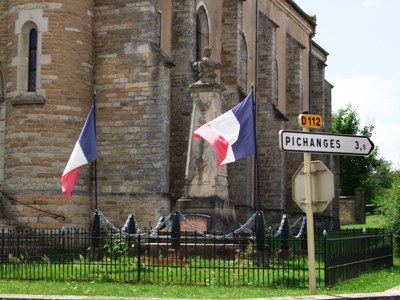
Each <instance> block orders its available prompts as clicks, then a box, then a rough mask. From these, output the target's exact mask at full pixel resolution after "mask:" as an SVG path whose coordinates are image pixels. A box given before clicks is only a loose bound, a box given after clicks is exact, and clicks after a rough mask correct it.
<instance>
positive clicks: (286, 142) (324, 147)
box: [279, 115, 374, 295]
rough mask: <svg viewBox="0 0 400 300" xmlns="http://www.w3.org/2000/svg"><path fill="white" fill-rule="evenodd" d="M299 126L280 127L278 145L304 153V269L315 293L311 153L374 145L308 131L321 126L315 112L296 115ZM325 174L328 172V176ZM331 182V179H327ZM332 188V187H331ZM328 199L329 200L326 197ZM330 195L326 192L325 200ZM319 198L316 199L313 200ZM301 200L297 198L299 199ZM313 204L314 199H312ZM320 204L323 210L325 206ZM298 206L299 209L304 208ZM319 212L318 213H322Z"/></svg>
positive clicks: (357, 150) (360, 150)
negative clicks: (306, 248) (288, 129)
mask: <svg viewBox="0 0 400 300" xmlns="http://www.w3.org/2000/svg"><path fill="white" fill-rule="evenodd" d="M299 125H300V126H301V127H303V131H302V132H298V131H286V130H281V131H280V132H279V148H280V149H281V150H282V151H289V152H290V151H292V152H303V153H304V166H303V168H304V187H305V190H304V192H305V201H304V204H305V213H306V217H307V246H308V272H309V292H310V295H315V294H316V276H315V243H314V215H313V203H314V199H313V189H312V188H313V187H312V174H311V172H312V170H311V153H326V154H341V155H355V156H367V155H369V154H370V153H371V152H372V150H373V149H374V144H373V143H372V141H371V140H370V139H369V138H368V137H366V136H356V135H338V134H326V133H314V132H310V130H309V128H320V127H322V118H321V117H319V116H318V115H300V116H299ZM328 176H329V175H328ZM328 183H329V184H333V178H332V180H331V179H328ZM333 190H334V189H333ZM329 198H331V199H329ZM332 198H333V196H332V197H330V196H329V195H327V199H326V201H329V202H330V201H331V200H332ZM317 200H319V199H317ZM299 201H300V202H301V199H300V200H299ZM316 203H317V202H316ZM328 204H329V203H327V204H326V205H325V206H324V205H322V206H320V209H321V210H322V211H323V210H324V209H325V208H326V206H327V205H328ZM301 205H303V204H302V203H301V204H300V205H299V206H300V208H301V209H302V210H303V209H304V208H303V207H302V206H301ZM322 211H319V212H322Z"/></svg>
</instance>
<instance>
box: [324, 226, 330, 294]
mask: <svg viewBox="0 0 400 300" xmlns="http://www.w3.org/2000/svg"><path fill="white" fill-rule="evenodd" d="M323 236H324V245H323V249H322V251H324V273H325V276H324V277H325V288H326V287H328V286H330V279H329V277H330V276H329V275H330V274H329V272H328V253H327V252H328V232H327V231H326V229H324V231H323Z"/></svg>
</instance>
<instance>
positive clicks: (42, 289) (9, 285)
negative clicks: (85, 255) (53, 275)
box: [0, 258, 400, 299]
mask: <svg viewBox="0 0 400 300" xmlns="http://www.w3.org/2000/svg"><path fill="white" fill-rule="evenodd" d="M397 285H400V259H398V258H397V259H396V260H395V264H394V266H393V267H392V268H388V269H384V270H380V271H377V272H374V273H370V274H365V275H362V276H360V277H359V278H357V279H354V280H351V281H347V282H343V283H340V284H337V285H336V286H334V287H333V288H321V289H318V291H317V294H318V295H338V294H352V293H369V292H382V291H385V290H387V289H390V288H392V287H395V286H397ZM0 293H2V294H31V295H80V296H113V297H143V298H186V299H193V298H197V299H206V298H207V299H227V298H234V299H240V298H266V297H280V296H306V295H308V294H309V291H308V289H307V288H301V289H300V288H288V287H275V288H265V287H248V286H246V287H245V286H181V285H159V284H128V283H125V284H124V283H107V282H94V281H93V282H76V281H22V280H0Z"/></svg>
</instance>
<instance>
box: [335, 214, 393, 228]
mask: <svg viewBox="0 0 400 300" xmlns="http://www.w3.org/2000/svg"><path fill="white" fill-rule="evenodd" d="M384 227H385V223H384V220H383V217H382V216H381V215H377V214H369V215H366V217H365V224H355V225H342V226H340V229H363V228H366V229H368V228H384Z"/></svg>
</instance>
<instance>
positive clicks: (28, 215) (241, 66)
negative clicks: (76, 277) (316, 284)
mask: <svg viewBox="0 0 400 300" xmlns="http://www.w3.org/2000/svg"><path fill="white" fill-rule="evenodd" d="M316 25H317V23H316V18H315V17H313V16H310V15H308V14H307V13H306V12H304V11H303V10H302V9H301V8H300V7H299V6H298V5H297V4H296V3H295V0H217V1H216V0H140V1H139V0H79V1H76V0H51V1H50V0H41V1H33V0H2V1H0V192H1V193H0V194H1V199H0V206H1V209H0V223H1V224H3V225H14V226H31V227H36V228H43V227H46V228H59V227H61V226H87V225H88V224H89V223H90V220H91V216H92V214H93V213H94V211H95V210H100V211H102V212H103V214H104V215H105V216H106V217H107V218H108V219H109V220H110V221H111V222H112V223H113V224H116V225H118V226H121V225H122V224H123V223H124V222H125V220H126V218H127V216H128V215H129V214H133V215H134V216H135V219H136V220H137V222H138V223H139V224H140V226H141V227H149V226H154V225H155V224H156V222H157V220H158V219H159V217H160V216H162V215H168V214H169V213H170V212H172V211H175V210H176V209H177V207H179V205H178V204H179V199H181V198H182V197H183V196H185V195H184V194H185V189H184V187H185V168H186V163H187V159H186V158H187V153H188V145H189V137H190V136H191V134H192V132H190V129H191V128H190V122H191V113H192V109H193V101H192V97H191V91H190V88H189V86H190V85H191V84H192V83H194V82H196V81H197V80H198V75H199V74H198V73H197V72H196V71H195V70H194V69H193V63H194V62H196V61H199V60H200V59H201V58H202V56H203V49H204V48H205V46H210V47H211V51H212V52H211V53H212V54H211V57H212V58H213V59H214V60H215V61H217V62H219V63H221V65H222V67H221V68H219V69H218V70H216V74H217V76H216V81H217V82H218V84H219V85H220V86H221V95H222V100H221V111H222V112H225V111H227V110H229V109H231V108H232V107H234V106H235V105H236V104H237V103H239V102H240V101H241V100H243V99H244V98H245V97H246V95H247V94H248V93H249V92H250V91H254V100H255V111H256V128H257V148H258V160H257V161H258V162H257V163H255V161H256V160H255V159H254V157H248V158H245V159H242V160H239V161H236V162H234V163H231V164H228V165H227V167H226V176H227V179H228V192H229V203H230V205H231V207H232V209H233V210H234V214H235V217H236V219H237V221H238V222H240V223H243V222H245V221H246V220H247V219H248V218H249V217H250V216H252V215H253V214H254V212H255V211H258V210H262V211H263V212H264V214H265V217H266V222H267V223H269V224H271V225H273V224H279V222H280V220H281V217H282V215H283V214H288V216H289V218H290V219H291V220H293V221H294V220H295V219H296V218H298V217H299V216H301V215H302V212H301V210H300V209H299V208H298V207H297V205H296V204H295V202H294V201H293V200H292V189H291V183H292V176H293V174H294V173H295V172H296V170H297V169H298V167H299V166H300V164H301V163H302V161H303V154H302V153H287V152H283V151H281V150H280V149H279V135H278V133H279V131H280V130H282V129H285V130H298V131H301V128H300V127H299V125H298V115H299V114H301V113H302V112H310V113H312V114H318V115H321V116H322V118H323V120H324V127H323V128H322V129H320V130H318V131H324V132H330V130H331V90H332V85H331V84H330V83H329V82H327V81H326V80H325V67H326V60H327V56H328V53H327V52H326V51H325V50H324V49H323V48H321V47H320V46H319V45H318V44H316V43H315V42H314V41H313V37H314V35H315V34H316ZM94 91H96V99H97V101H96V103H97V110H96V130H97V160H96V164H95V165H94V164H93V163H92V164H88V165H85V166H83V167H81V169H80V174H79V177H78V181H77V185H76V187H75V191H74V195H73V197H72V198H69V199H66V198H64V196H63V194H62V192H61V185H60V177H61V175H62V172H63V170H64V168H65V165H66V163H67V161H68V158H69V156H70V154H71V152H72V149H73V147H74V145H75V143H76V141H77V138H78V136H79V133H80V131H81V129H82V126H83V123H84V121H85V118H86V116H87V114H88V112H89V109H90V107H91V105H92V103H93V100H94ZM312 159H313V160H317V159H318V160H322V161H323V162H324V164H325V165H326V166H327V167H328V168H329V169H330V170H332V172H333V173H334V174H336V173H337V160H336V159H335V158H334V157H333V156H330V155H313V156H312ZM255 165H257V166H258V172H254V169H255V168H254V166H255ZM256 177H257V178H258V180H256V179H255V178H256ZM255 182H257V183H258V184H255ZM335 186H336V187H337V186H338V185H337V179H336V176H335ZM336 190H337V188H336ZM337 198H338V196H337V193H336V196H335V199H334V200H333V201H332V203H331V204H330V205H329V206H328V208H327V209H326V210H325V211H324V212H323V213H321V214H316V216H315V220H316V222H317V223H320V224H325V225H324V226H325V227H332V226H333V227H334V226H337V225H338V206H339V205H338V199H337ZM216 209H217V208H216ZM194 213H195V211H194Z"/></svg>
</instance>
